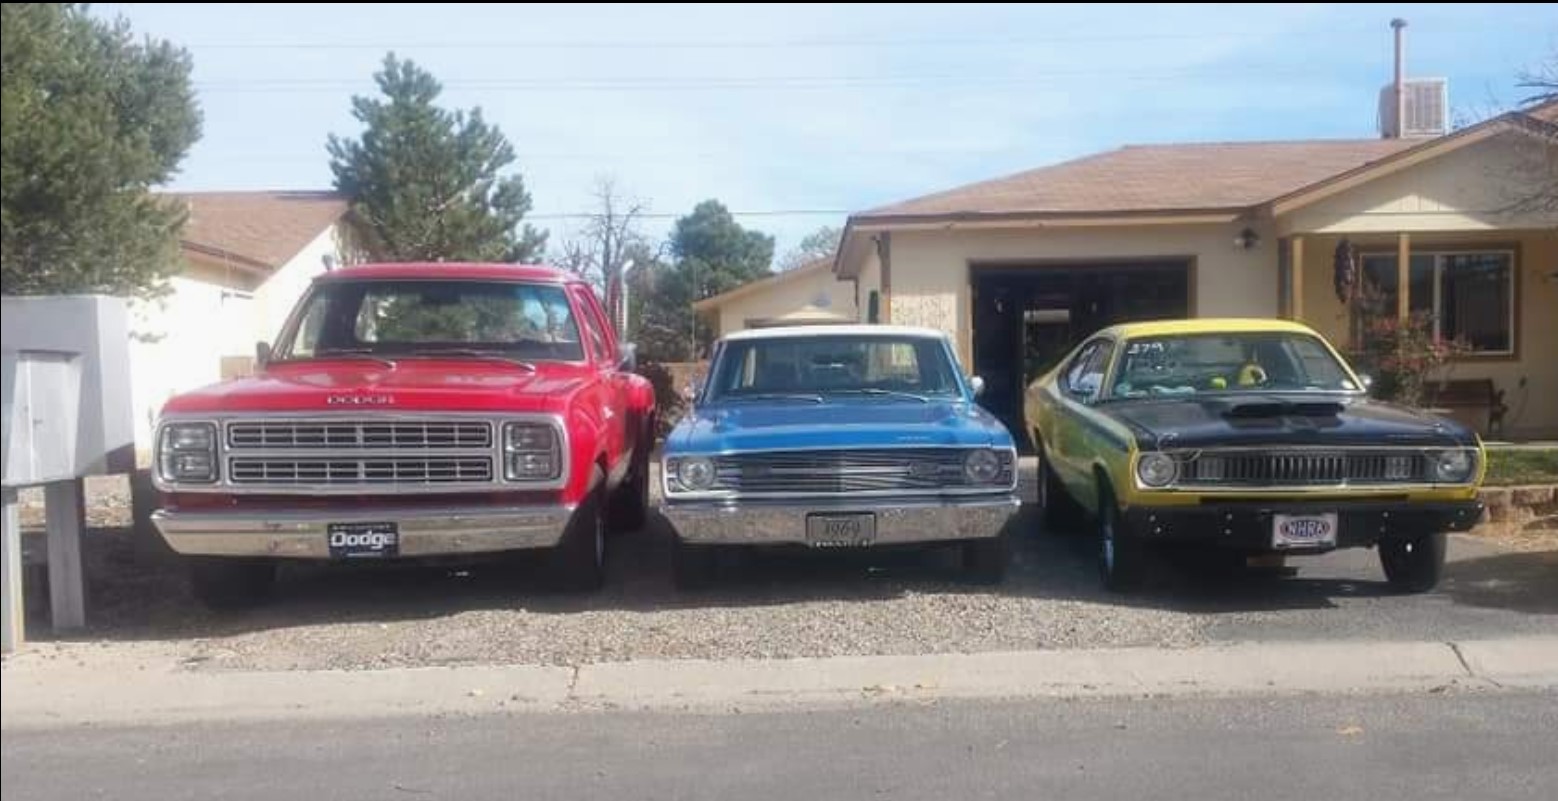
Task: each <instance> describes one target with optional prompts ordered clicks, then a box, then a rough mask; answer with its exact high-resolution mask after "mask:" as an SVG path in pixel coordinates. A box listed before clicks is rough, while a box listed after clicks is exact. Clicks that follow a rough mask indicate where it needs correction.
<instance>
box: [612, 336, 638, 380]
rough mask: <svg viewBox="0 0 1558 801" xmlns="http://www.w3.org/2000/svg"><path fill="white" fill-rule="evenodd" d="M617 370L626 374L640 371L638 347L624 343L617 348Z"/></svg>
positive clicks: (630, 343)
mask: <svg viewBox="0 0 1558 801" xmlns="http://www.w3.org/2000/svg"><path fill="white" fill-rule="evenodd" d="M617 368H618V369H619V370H621V371H622V372H624V373H631V372H633V371H635V370H637V369H638V345H635V344H634V343H632V342H624V343H622V344H620V345H618V346H617Z"/></svg>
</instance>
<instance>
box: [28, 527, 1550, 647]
mask: <svg viewBox="0 0 1558 801" xmlns="http://www.w3.org/2000/svg"><path fill="white" fill-rule="evenodd" d="M109 517H112V515H110V516H109ZM1034 517H1035V516H1034V512H1033V510H1032V509H1031V508H1025V509H1024V512H1023V514H1021V515H1020V516H1019V517H1018V518H1017V519H1016V521H1014V525H1015V526H1016V527H1017V532H1016V533H1017V534H1018V537H1017V543H1018V544H1017V547H1016V553H1015V562H1014V565H1013V570H1012V574H1011V576H1010V577H1009V578H1008V580H1007V582H1006V583H1005V584H1003V585H1002V586H1000V587H997V588H993V589H989V588H982V587H973V586H968V585H965V584H962V583H961V582H960V581H959V576H958V571H957V570H956V569H955V565H954V561H953V559H952V558H951V557H952V554H951V553H949V552H945V551H923V552H891V553H888V552H879V553H863V554H842V553H838V552H829V553H825V554H809V553H806V554H796V555H788V554H786V555H778V554H764V555H761V556H758V557H754V558H749V559H744V560H742V561H741V562H740V563H739V564H737V565H734V566H733V570H732V572H731V573H730V574H729V575H728V576H726V577H725V580H723V581H722V582H720V583H719V584H718V585H717V586H716V587H715V588H713V589H712V590H710V591H707V592H702V593H697V594H692V595H688V594H682V593H678V592H676V591H675V590H674V589H673V588H672V586H671V580H670V545H671V533H670V531H669V529H668V527H667V526H666V524H665V523H664V522H663V521H661V520H659V519H658V518H656V519H654V521H653V522H652V523H651V525H650V526H649V527H648V528H647V529H646V530H644V531H641V532H637V533H634V534H627V535H622V536H619V537H617V538H615V539H613V540H612V542H611V551H610V554H609V560H608V562H609V564H608V575H609V578H608V581H607V586H606V589H605V590H604V591H602V592H600V593H598V594H596V595H591V596H568V595H551V594H547V593H544V592H542V591H540V590H539V589H538V586H539V584H540V582H539V580H538V579H539V561H540V560H539V559H538V558H535V557H533V556H526V557H523V558H520V559H515V560H510V561H508V562H505V563H494V564H481V565H475V566H467V567H449V566H426V565H416V566H409V565H346V566H327V565H298V566H294V567H288V568H287V569H286V570H284V571H283V574H282V580H281V585H280V586H279V588H278V594H277V598H276V599H275V600H274V601H273V602H272V603H271V604H269V605H267V606H265V607H263V608H260V609H256V610H252V611H249V612H244V613H238V614H231V613H229V614H216V613H212V612H208V611H206V610H204V609H203V608H201V607H200V606H199V605H198V604H196V602H195V601H194V600H193V599H192V598H191V597H190V596H189V594H188V591H187V589H186V588H185V585H184V581H183V576H182V573H181V572H180V571H179V570H178V569H177V565H176V564H164V565H159V566H152V567H148V566H146V565H145V564H144V563H140V562H137V561H136V560H135V558H134V556H133V553H132V549H131V547H130V542H129V535H128V532H127V530H126V529H123V528H118V529H100V530H95V531H94V532H93V533H92V534H91V535H90V537H89V547H88V550H87V554H88V561H89V565H90V569H91V572H92V578H91V592H92V597H91V600H90V602H89V604H90V605H89V609H90V613H89V617H90V622H91V629H90V630H89V631H88V632H87V633H86V634H85V635H82V636H80V637H77V638H76V639H87V640H98V641H102V640H107V641H115V640H119V641H126V640H151V641H165V642H170V643H172V647H175V648H176V649H177V650H178V651H179V652H180V653H182V654H185V655H186V656H187V661H188V664H189V665H190V666H191V667H192V668H195V669H318V668H371V667H384V666H411V665H447V664H475V663H495V664H504V663H509V664H513V663H544V664H567V665H573V664H582V663H589V662H598V661H611V660H625V659H642V658H707V659H721V658H732V657H799V656H830V655H843V654H897V653H934V652H972V651H996V650H1022V649H1042V648H1093V647H1108V646H1131V645H1153V646H1169V647H1183V646H1191V645H1196V644H1199V643H1203V642H1207V641H1209V640H1215V639H1227V638H1230V637H1232V638H1238V639H1249V638H1258V637H1261V636H1263V634H1262V633H1263V632H1267V631H1270V632H1276V636H1291V637H1305V636H1311V635H1313V636H1323V635H1327V634H1338V633H1339V634H1340V636H1349V633H1350V635H1351V636H1370V637H1376V636H1385V637H1390V636H1395V637H1398V638H1401V637H1412V636H1417V635H1416V634H1415V633H1414V632H1416V631H1417V630H1419V629H1420V630H1421V631H1422V634H1423V636H1427V637H1430V638H1435V637H1437V638H1442V637H1443V636H1449V635H1447V634H1443V632H1444V631H1447V630H1451V629H1454V627H1456V626H1470V627H1472V628H1474V629H1477V627H1484V626H1502V627H1504V628H1514V629H1519V628H1521V627H1523V626H1526V625H1528V624H1529V625H1532V626H1536V627H1539V628H1540V627H1550V626H1551V623H1552V620H1553V618H1552V617H1551V615H1552V614H1558V559H1555V558H1554V557H1555V556H1558V553H1554V552H1547V553H1534V554H1518V555H1517V554H1506V553H1504V552H1503V551H1502V550H1501V549H1499V548H1497V547H1495V546H1491V545H1487V544H1484V543H1481V542H1477V541H1476V540H1475V539H1474V538H1464V539H1459V540H1458V541H1457V543H1456V545H1457V547H1456V549H1455V553H1456V555H1457V557H1458V558H1460V559H1463V560H1466V561H1462V562H1458V563H1457V565H1454V566H1452V569H1451V577H1452V578H1451V581H1450V582H1449V587H1448V589H1447V591H1446V592H1444V593H1439V594H1435V595H1431V596H1420V597H1416V598H1403V597H1396V596H1389V595H1386V594H1384V590H1383V585H1382V583H1381V582H1380V580H1379V576H1378V575H1377V573H1378V569H1377V567H1376V566H1375V563H1374V558H1373V554H1372V553H1370V552H1366V551H1350V552H1340V553H1337V554H1333V555H1331V556H1327V557H1323V558H1322V559H1320V560H1316V561H1314V562H1309V563H1306V564H1310V565H1315V566H1316V567H1313V568H1311V567H1306V568H1305V569H1304V572H1303V573H1302V574H1301V577H1300V578H1299V579H1291V578H1288V579H1284V578H1278V577H1274V576H1262V575H1243V576H1212V577H1209V576H1207V575H1205V574H1200V573H1196V572H1194V571H1191V570H1188V569H1185V568H1176V567H1175V566H1173V565H1165V569H1164V570H1162V571H1160V574H1159V576H1158V579H1157V582H1156V586H1154V587H1153V588H1152V589H1151V590H1150V591H1148V592H1146V593H1144V594H1142V595H1140V596H1133V597H1130V598H1124V599H1122V598H1119V597H1116V596H1110V595H1106V594H1104V593H1103V592H1102V591H1101V590H1100V589H1099V588H1098V583H1097V579H1096V577H1095V575H1094V573H1093V569H1092V562H1091V558H1092V556H1091V548H1090V545H1089V543H1088V541H1087V539H1086V538H1085V537H1081V536H1076V535H1068V534H1064V533H1058V532H1047V533H1039V532H1037V531H1036V530H1035V528H1036V523H1035V521H1034ZM1516 557H1519V558H1520V559H1522V560H1524V561H1520V562H1518V563H1509V564H1498V565H1496V568H1497V569H1496V571H1495V573H1496V574H1497V575H1486V576H1484V575H1479V574H1477V573H1474V572H1471V571H1473V570H1476V569H1482V568H1478V567H1477V566H1478V565H1481V564H1483V563H1488V564H1489V567H1488V568H1487V569H1493V567H1494V566H1495V565H1494V563H1491V562H1488V560H1494V562H1496V561H1497V560H1499V559H1513V558H1516ZM1457 570H1459V571H1461V572H1460V573H1457V572H1456V571H1457ZM1511 571H1514V572H1513V573H1512V572H1511ZM1520 571H1524V572H1520ZM1483 572H1486V570H1483ZM1457 576H1460V577H1461V581H1462V584H1458V583H1457V578H1456V577H1457ZM1463 585H1464V586H1463ZM1531 587H1536V588H1542V587H1546V588H1548V591H1547V593H1546V594H1542V593H1540V592H1538V593H1537V594H1536V595H1532V594H1531V592H1530V588H1531ZM1477 592H1480V593H1481V594H1480V595H1479V594H1477ZM1447 601H1448V603H1447ZM1522 605H1524V608H1523V607H1522ZM40 606H41V605H40ZM1446 610H1449V611H1448V612H1447V611H1446ZM1495 610H1496V611H1495ZM1446 615H1448V617H1447V616H1446ZM1371 626H1372V628H1371ZM1381 627H1383V629H1381ZM1478 630H1480V629H1478ZM33 631H35V632H44V631H46V626H45V625H43V621H42V620H38V621H36V622H35V623H34V624H33ZM45 647H46V646H45Z"/></svg>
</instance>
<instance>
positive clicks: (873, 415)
mask: <svg viewBox="0 0 1558 801" xmlns="http://www.w3.org/2000/svg"><path fill="white" fill-rule="evenodd" d="M1011 444H1012V437H1011V434H1010V433H1008V432H1007V430H1006V427H1005V426H1003V425H1002V424H1001V422H1000V421H999V420H996V419H995V418H994V417H992V416H991V415H990V414H989V413H988V412H986V411H985V410H984V409H981V408H979V407H978V406H976V405H973V404H968V403H963V402H950V401H949V402H932V403H920V402H918V401H911V402H894V401H880V400H869V401H834V402H829V403H824V404H818V405H813V404H806V403H775V404H766V403H765V404H759V403H745V404H730V405H720V406H712V407H704V408H701V409H698V410H696V411H694V412H693V413H692V414H691V415H689V416H688V417H687V418H686V419H684V420H682V422H681V423H679V424H678V425H677V426H676V428H675V430H673V431H672V432H671V435H670V436H669V437H667V438H666V450H667V451H668V452H674V453H724V452H730V451H762V450H778V449H791V448H871V447H912V446H916V445H926V446H945V445H969V446H978V445H991V446H997V447H1010V446H1011Z"/></svg>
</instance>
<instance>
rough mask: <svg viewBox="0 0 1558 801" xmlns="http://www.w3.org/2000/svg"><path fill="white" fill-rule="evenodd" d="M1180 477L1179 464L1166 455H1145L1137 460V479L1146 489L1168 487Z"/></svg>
mask: <svg viewBox="0 0 1558 801" xmlns="http://www.w3.org/2000/svg"><path fill="white" fill-rule="evenodd" d="M1178 475H1179V463H1178V462H1176V461H1174V457H1172V456H1170V455H1168V454H1166V453H1144V454H1142V455H1141V458H1139V459H1137V460H1136V478H1137V480H1139V481H1141V484H1142V486H1144V487H1154V488H1160V487H1167V486H1168V485H1170V484H1172V483H1174V479H1175V478H1176V477H1178Z"/></svg>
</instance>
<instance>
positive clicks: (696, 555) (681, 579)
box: [671, 539, 719, 592]
mask: <svg viewBox="0 0 1558 801" xmlns="http://www.w3.org/2000/svg"><path fill="white" fill-rule="evenodd" d="M675 548H676V550H675V551H673V552H672V554H671V581H672V583H674V584H675V585H676V588H677V589H679V590H684V591H689V592H692V591H697V590H704V589H708V588H709V586H710V585H712V584H713V583H714V574H715V571H716V568H717V567H718V565H719V547H718V546H715V545H693V544H691V543H687V542H683V541H681V540H680V539H678V540H677V541H676V546H675Z"/></svg>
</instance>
